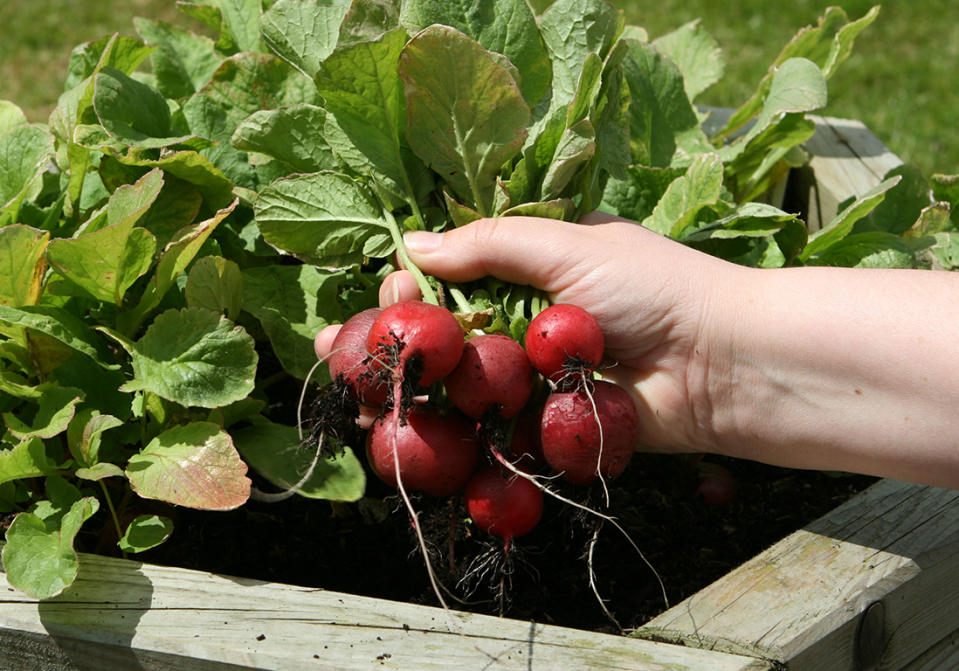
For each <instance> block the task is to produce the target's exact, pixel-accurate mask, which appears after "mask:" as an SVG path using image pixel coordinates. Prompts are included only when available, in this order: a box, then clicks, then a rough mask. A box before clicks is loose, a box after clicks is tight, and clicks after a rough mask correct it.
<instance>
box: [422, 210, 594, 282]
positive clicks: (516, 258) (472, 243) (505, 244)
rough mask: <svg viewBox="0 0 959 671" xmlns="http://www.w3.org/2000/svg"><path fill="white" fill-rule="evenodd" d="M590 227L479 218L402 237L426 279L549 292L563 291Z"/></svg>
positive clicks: (524, 220)
mask: <svg viewBox="0 0 959 671" xmlns="http://www.w3.org/2000/svg"><path fill="white" fill-rule="evenodd" d="M590 230H591V229H590V228H589V227H583V226H580V225H579V224H573V223H569V222H563V221H555V220H551V219H539V218H534V217H502V218H498V219H480V220H479V221H475V222H473V223H471V224H468V225H466V226H462V227H460V228H456V229H453V230H451V231H447V232H446V233H429V232H426V231H415V232H410V233H407V234H406V236H405V237H404V241H405V242H406V247H407V251H408V252H409V255H410V258H411V259H412V261H413V263H415V264H416V265H417V266H419V268H420V269H421V270H422V271H423V272H424V273H426V274H428V275H435V276H437V277H441V278H443V279H445V280H448V281H450V282H468V281H470V280H476V279H479V278H481V277H485V276H487V275H491V276H493V277H497V278H499V279H501V280H504V281H506V282H512V283H514V284H528V285H531V286H535V287H537V288H540V289H543V290H545V291H547V292H554V291H557V290H559V289H560V288H561V286H562V284H563V278H564V277H566V276H567V271H568V270H569V269H570V268H571V267H572V266H573V265H574V264H576V263H577V260H580V261H581V260H582V256H583V249H584V246H583V243H584V233H586V232H587V231H590Z"/></svg>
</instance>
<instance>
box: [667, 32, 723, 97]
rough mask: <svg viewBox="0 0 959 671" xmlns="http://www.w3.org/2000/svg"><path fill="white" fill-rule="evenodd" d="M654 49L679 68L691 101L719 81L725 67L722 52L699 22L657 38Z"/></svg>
mask: <svg viewBox="0 0 959 671" xmlns="http://www.w3.org/2000/svg"><path fill="white" fill-rule="evenodd" d="M653 46H654V47H656V49H658V50H659V51H660V53H662V54H664V55H665V56H666V57H668V58H669V59H670V60H671V61H672V62H673V63H675V64H676V66H677V67H678V68H679V71H680V72H681V73H682V75H683V85H684V87H685V89H686V96H687V97H688V98H689V99H690V100H695V99H696V96H698V95H699V94H700V93H702V92H703V91H705V90H706V89H708V88H709V87H710V86H712V85H713V84H715V83H716V82H718V81H719V80H720V79H721V78H722V75H723V70H724V68H725V65H726V62H725V58H724V56H723V52H722V49H720V47H719V44H718V43H717V42H716V40H714V39H713V38H712V36H711V35H710V34H709V33H707V32H706V30H705V29H704V28H703V27H702V25H701V24H700V21H699V19H695V20H693V21H690V22H689V23H686V24H683V25H682V26H680V27H679V28H677V29H676V30H674V31H672V32H670V33H667V34H665V35H663V36H662V37H658V38H656V39H655V40H653Z"/></svg>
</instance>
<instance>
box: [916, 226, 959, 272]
mask: <svg viewBox="0 0 959 671" xmlns="http://www.w3.org/2000/svg"><path fill="white" fill-rule="evenodd" d="M932 238H933V244H932V245H931V246H930V247H928V248H927V249H925V250H924V251H923V252H922V257H923V258H924V259H925V260H926V261H927V262H928V263H929V265H930V266H931V267H932V268H934V269H937V270H957V269H959V233H956V232H954V231H943V232H940V233H935V234H934V235H933V236H932Z"/></svg>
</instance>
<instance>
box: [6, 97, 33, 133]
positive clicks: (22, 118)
mask: <svg viewBox="0 0 959 671" xmlns="http://www.w3.org/2000/svg"><path fill="white" fill-rule="evenodd" d="M25 123H27V115H26V114H24V113H23V110H22V109H20V108H19V107H17V105H16V104H14V103H13V102H11V101H9V100H0V135H3V134H4V133H6V132H7V131H8V130H10V129H11V128H13V127H14V126H20V125H23V124H25Z"/></svg>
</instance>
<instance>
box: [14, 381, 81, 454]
mask: <svg viewBox="0 0 959 671" xmlns="http://www.w3.org/2000/svg"><path fill="white" fill-rule="evenodd" d="M39 389H40V391H41V392H42V395H41V396H40V402H39V404H38V407H37V410H36V414H35V415H34V416H33V417H31V418H30V419H29V420H26V421H25V420H23V419H21V418H20V417H18V416H17V415H14V414H13V413H10V412H5V413H3V420H4V422H5V423H6V425H7V431H9V432H10V433H11V434H12V435H13V436H14V437H15V438H18V439H19V440H20V441H25V440H30V439H31V438H53V437H54V436H57V435H59V434H61V433H63V432H64V431H66V430H67V427H68V426H69V425H70V422H71V420H73V415H74V413H75V412H76V409H77V404H78V403H80V402H81V401H82V400H83V397H84V393H83V392H82V391H81V390H80V389H76V388H74V387H61V386H60V385H58V384H55V383H53V382H45V383H44V384H42V385H40V387H39ZM28 421H29V424H28V423H27V422H28Z"/></svg>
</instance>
